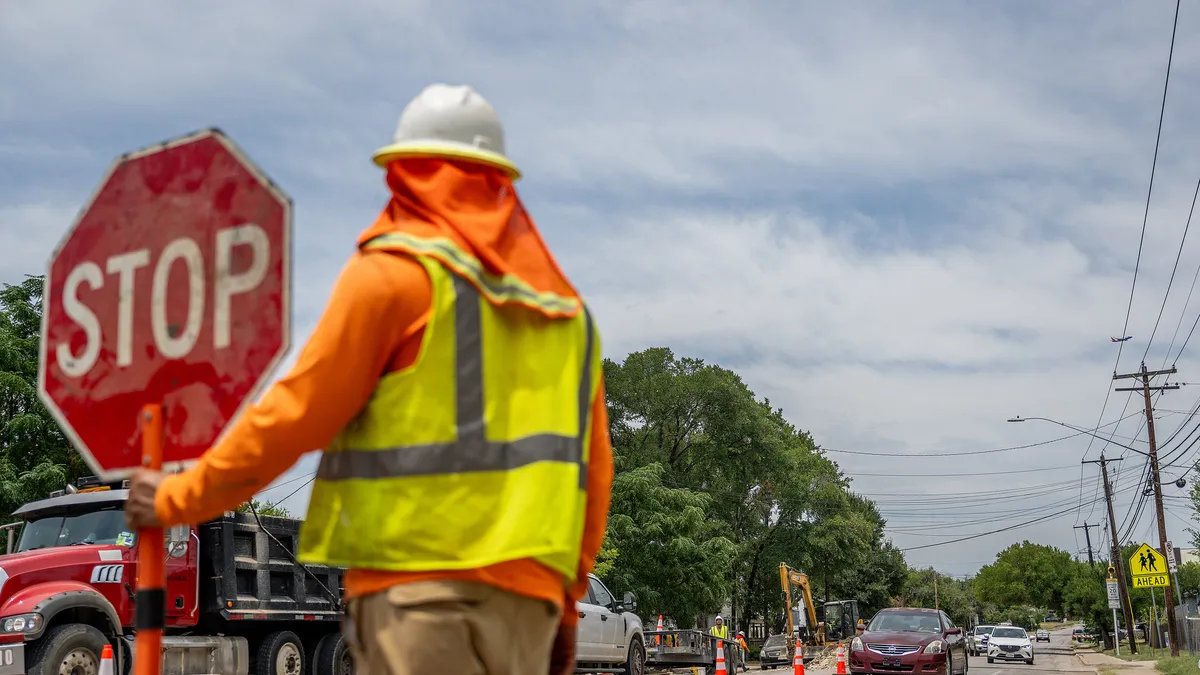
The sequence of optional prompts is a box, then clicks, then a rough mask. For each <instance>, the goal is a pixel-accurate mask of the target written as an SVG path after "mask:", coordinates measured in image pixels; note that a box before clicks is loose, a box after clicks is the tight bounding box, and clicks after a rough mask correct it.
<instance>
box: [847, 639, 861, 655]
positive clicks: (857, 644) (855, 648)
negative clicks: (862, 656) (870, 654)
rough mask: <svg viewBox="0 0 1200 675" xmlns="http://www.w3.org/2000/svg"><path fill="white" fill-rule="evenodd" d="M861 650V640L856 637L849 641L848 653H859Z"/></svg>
mask: <svg viewBox="0 0 1200 675" xmlns="http://www.w3.org/2000/svg"><path fill="white" fill-rule="evenodd" d="M862 648H863V645H862V638H859V637H856V638H854V639H853V640H851V641H850V651H852V652H861V651H862Z"/></svg>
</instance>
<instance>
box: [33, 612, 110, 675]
mask: <svg viewBox="0 0 1200 675" xmlns="http://www.w3.org/2000/svg"><path fill="white" fill-rule="evenodd" d="M106 644H109V642H108V638H106V637H104V633H101V632H100V630H99V629H98V628H96V627H95V626H89V625H88V624H86V623H67V624H63V625H61V626H55V627H54V628H51V629H50V630H48V631H46V634H45V635H43V636H42V637H41V639H40V640H38V641H37V644H36V646H34V648H33V653H32V654H31V655H30V658H29V663H28V664H27V665H26V670H25V672H26V675H64V674H70V673H75V672H84V673H96V672H99V671H100V654H101V652H102V651H103V650H104V645H106Z"/></svg>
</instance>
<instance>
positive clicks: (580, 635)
mask: <svg viewBox="0 0 1200 675" xmlns="http://www.w3.org/2000/svg"><path fill="white" fill-rule="evenodd" d="M576 605H577V607H576V611H578V612H579V626H578V627H577V628H576V631H575V667H576V668H577V669H578V670H586V669H588V668H604V669H611V668H621V667H623V668H624V669H625V671H624V672H625V673H626V675H643V674H644V673H645V672H646V642H645V637H643V635H642V620H641V619H639V618H638V616H637V615H636V614H634V612H635V611H637V599H636V598H634V596H633V593H628V592H627V593H625V597H624V598H622V599H621V602H617V599H616V597H614V596H613V594H612V593H610V592H609V590H608V588H606V587H605V586H604V584H603V582H601V581H600V580H599V579H598V578H596V575H594V574H589V575H588V591H587V595H585V596H584V597H583V599H582V600H580V601H579V602H578V603H576Z"/></svg>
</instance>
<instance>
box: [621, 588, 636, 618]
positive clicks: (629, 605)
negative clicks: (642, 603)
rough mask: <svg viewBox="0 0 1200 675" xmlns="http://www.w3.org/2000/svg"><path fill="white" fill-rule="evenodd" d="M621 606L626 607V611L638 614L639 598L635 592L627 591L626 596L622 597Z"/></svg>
mask: <svg viewBox="0 0 1200 675" xmlns="http://www.w3.org/2000/svg"><path fill="white" fill-rule="evenodd" d="M621 604H622V605H623V606H624V607H625V611H628V612H634V613H636V612H637V596H635V595H634V594H633V591H625V595H624V596H622V597H621Z"/></svg>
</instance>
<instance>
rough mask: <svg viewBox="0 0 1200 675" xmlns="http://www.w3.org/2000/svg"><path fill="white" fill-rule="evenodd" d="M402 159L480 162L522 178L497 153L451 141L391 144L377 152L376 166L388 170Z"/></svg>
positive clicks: (508, 160)
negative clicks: (393, 162)
mask: <svg viewBox="0 0 1200 675" xmlns="http://www.w3.org/2000/svg"><path fill="white" fill-rule="evenodd" d="M401 157H446V158H449V159H465V160H470V161H474V162H480V163H483V164H487V165H490V166H494V167H496V168H497V169H500V170H501V171H503V172H505V173H507V174H508V175H509V176H510V177H512V179H513V180H517V179H518V178H520V177H521V170H520V169H518V168H517V165H516V164H513V163H512V160H510V159H509V158H507V157H505V156H504V155H501V154H500V153H497V152H492V151H490V150H483V149H480V148H477V147H475V146H472V145H466V144H460V143H452V142H449V141H441V142H438V141H421V142H409V141H404V142H400V143H391V144H389V145H385V146H383V147H382V148H380V149H378V150H376V151H375V156H374V160H375V164H376V165H378V166H380V167H383V168H387V165H388V163H390V162H391V161H392V160H395V159H400V158H401Z"/></svg>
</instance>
